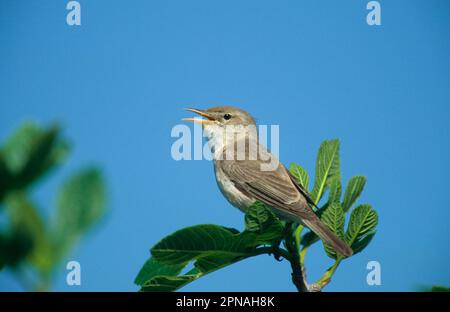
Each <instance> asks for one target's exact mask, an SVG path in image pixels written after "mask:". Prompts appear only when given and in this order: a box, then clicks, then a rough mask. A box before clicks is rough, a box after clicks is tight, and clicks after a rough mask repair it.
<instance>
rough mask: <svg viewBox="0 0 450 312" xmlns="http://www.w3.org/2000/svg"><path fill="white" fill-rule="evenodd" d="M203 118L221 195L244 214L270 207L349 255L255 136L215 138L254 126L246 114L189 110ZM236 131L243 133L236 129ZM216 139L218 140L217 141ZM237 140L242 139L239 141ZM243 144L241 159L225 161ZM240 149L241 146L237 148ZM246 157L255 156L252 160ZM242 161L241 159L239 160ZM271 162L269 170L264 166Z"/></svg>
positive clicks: (226, 109)
mask: <svg viewBox="0 0 450 312" xmlns="http://www.w3.org/2000/svg"><path fill="white" fill-rule="evenodd" d="M192 111H194V112H196V113H199V114H201V115H202V116H204V117H206V118H207V122H203V124H204V129H205V132H206V133H207V135H208V137H209V138H210V143H211V142H212V143H211V145H212V146H211V147H212V149H213V150H214V153H215V160H214V169H215V173H216V180H217V183H218V185H219V188H220V190H221V191H222V193H223V195H224V196H225V197H226V198H227V199H228V201H229V202H230V203H231V204H232V205H234V206H236V207H237V208H239V209H241V210H242V211H245V210H246V208H248V206H250V205H251V204H252V203H253V202H255V201H256V200H259V201H261V202H263V203H265V204H267V205H268V206H270V207H272V209H273V211H274V213H275V214H277V215H278V216H279V217H280V218H282V219H284V220H287V221H291V222H296V223H301V224H304V225H305V226H307V227H308V228H310V229H311V230H312V231H313V232H314V233H316V234H317V235H318V236H319V237H320V238H321V239H322V240H323V241H324V242H325V243H327V244H329V245H331V246H332V247H333V248H334V249H335V250H336V251H337V252H338V253H339V254H341V255H344V256H347V257H348V256H351V255H352V253H353V252H352V250H351V248H350V247H349V246H348V245H347V244H346V243H345V242H343V241H342V240H341V239H340V238H338V237H337V236H336V235H335V234H334V233H333V232H332V231H331V230H330V229H329V228H328V227H327V226H326V225H325V224H324V223H323V222H322V221H321V220H320V219H319V218H318V217H317V215H316V214H315V213H314V211H313V210H312V209H311V207H310V205H309V204H308V198H307V196H308V195H307V192H305V191H304V190H303V189H302V187H301V186H300V185H299V184H297V182H296V181H295V179H294V178H293V177H292V175H290V174H289V172H288V171H287V170H286V168H285V167H284V166H283V165H282V164H281V163H279V161H278V159H276V158H275V157H274V156H273V155H272V154H271V153H270V152H269V151H267V149H266V148H265V147H263V146H261V145H260V144H259V142H258V137H257V135H253V134H252V133H250V132H249V133H244V134H245V135H244V136H241V138H240V139H239V138H238V139H235V140H234V141H228V139H229V138H225V139H223V138H222V137H220V136H219V135H218V132H219V130H220V129H222V130H223V128H225V127H226V126H237V125H245V126H248V125H255V122H254V119H253V118H252V117H251V116H250V114H248V113H247V112H245V111H243V110H241V109H239V108H236V107H230V106H221V107H214V108H210V109H208V110H205V111H200V110H192ZM239 131H245V130H241V129H239ZM218 137H220V138H219V139H218ZM240 140H245V142H241V141H240ZM240 143H244V144H243V145H245V147H246V148H245V157H244V158H242V157H241V158H239V157H234V158H232V159H229V158H227V155H226V154H227V152H229V151H230V150H229V149H233V151H234V153H233V154H232V155H235V156H236V155H238V152H237V147H238V146H239V144H240ZM241 146H242V145H241ZM249 155H257V157H256V158H252V157H250V156H249ZM239 159H242V160H239ZM270 163H272V164H273V168H272V169H271V170H265V169H262V168H264V165H265V166H266V167H267V165H268V164H270Z"/></svg>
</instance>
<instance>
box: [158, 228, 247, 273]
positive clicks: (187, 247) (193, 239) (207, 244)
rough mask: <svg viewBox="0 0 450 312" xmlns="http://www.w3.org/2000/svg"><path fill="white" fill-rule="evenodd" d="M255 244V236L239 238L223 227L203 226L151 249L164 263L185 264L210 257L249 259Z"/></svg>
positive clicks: (176, 234)
mask: <svg viewBox="0 0 450 312" xmlns="http://www.w3.org/2000/svg"><path fill="white" fill-rule="evenodd" d="M252 244H254V235H242V234H235V233H233V232H231V231H230V230H228V229H227V228H224V227H221V226H217V225H212V224H203V225H196V226H191V227H187V228H184V229H181V230H178V231H176V232H175V233H173V234H171V235H169V236H166V237H165V238H163V239H162V240H161V241H160V242H159V243H157V244H156V245H155V246H154V247H153V248H152V249H151V253H152V256H153V257H154V258H155V259H156V260H157V261H159V262H161V263H166V264H182V263H187V262H189V261H191V260H194V259H199V258H201V257H206V256H221V257H224V258H226V259H234V258H239V257H246V256H248V255H249V248H250V246H252Z"/></svg>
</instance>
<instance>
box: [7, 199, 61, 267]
mask: <svg viewBox="0 0 450 312" xmlns="http://www.w3.org/2000/svg"><path fill="white" fill-rule="evenodd" d="M6 205H7V208H8V209H7V212H8V214H9V216H10V222H11V223H10V225H11V227H13V228H16V229H19V228H20V229H21V233H22V234H21V235H22V238H23V239H26V240H28V241H29V242H30V243H31V244H32V248H31V249H30V253H29V254H28V255H27V259H28V260H29V261H30V262H31V263H32V264H33V265H34V266H35V267H36V268H37V269H38V270H40V271H41V272H49V271H50V269H51V267H52V265H53V260H54V257H53V256H54V255H53V245H52V241H51V239H50V237H49V235H48V233H47V231H46V228H45V223H44V220H43V219H42V217H41V216H40V214H39V211H38V209H37V208H36V207H35V205H34V204H33V203H32V202H31V201H30V200H29V199H28V198H27V196H26V194H25V193H24V192H20V191H16V192H13V193H11V194H10V195H8V196H7V198H6ZM25 235H28V238H25Z"/></svg>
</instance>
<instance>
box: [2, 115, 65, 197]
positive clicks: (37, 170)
mask: <svg viewBox="0 0 450 312" xmlns="http://www.w3.org/2000/svg"><path fill="white" fill-rule="evenodd" d="M59 132H60V130H59V127H58V126H56V125H55V126H52V127H50V128H49V129H46V130H44V129H41V128H40V127H39V126H37V125H36V124H34V123H25V124H24V125H23V126H22V127H20V128H19V129H18V130H17V131H16V132H15V133H14V134H13V135H12V136H11V137H10V138H9V139H8V141H7V142H6V144H5V146H4V147H3V149H2V151H1V157H0V158H1V159H2V161H3V162H4V164H5V166H6V168H7V170H8V174H9V175H10V176H11V177H10V179H9V183H8V184H7V185H2V188H1V189H0V199H1V198H2V197H3V196H4V195H5V193H6V191H8V190H12V189H21V188H25V187H27V186H28V185H30V184H31V183H33V182H34V181H35V180H37V179H38V178H40V177H41V176H43V175H44V174H45V173H46V172H48V170H49V169H51V168H53V167H54V166H55V165H57V164H59V163H60V162H61V161H62V160H63V159H64V158H65V157H66V156H67V154H68V145H67V143H66V142H63V141H61V140H60V139H59ZM0 171H5V170H4V169H3V170H0ZM4 173H5V172H3V174H2V175H4ZM1 184H4V183H1Z"/></svg>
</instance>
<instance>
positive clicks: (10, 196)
mask: <svg viewBox="0 0 450 312" xmlns="http://www.w3.org/2000/svg"><path fill="white" fill-rule="evenodd" d="M68 154H69V144H68V143H67V141H66V140H64V139H63V138H61V131H60V128H59V127H58V126H57V125H54V126H51V127H49V128H42V127H39V126H38V125H36V124H35V123H31V122H28V123H25V124H24V125H22V126H21V127H20V128H19V129H18V130H17V131H16V132H15V133H13V135H11V137H10V138H8V140H7V141H6V142H5V144H4V145H3V146H1V147H0V210H1V211H0V212H1V213H3V214H4V215H5V217H6V218H5V219H6V220H7V222H6V224H5V225H2V227H1V228H0V270H1V269H2V268H8V269H10V270H11V272H12V273H13V274H14V276H15V277H16V278H17V280H18V281H19V282H20V283H22V285H23V286H24V288H25V289H26V290H40V291H42V290H48V289H49V287H50V283H51V279H52V276H53V274H54V272H55V270H56V268H57V267H58V265H60V264H61V262H62V261H63V260H64V258H65V257H66V256H67V254H68V253H69V252H70V251H71V250H72V248H73V247H74V246H75V244H76V243H77V242H78V240H79V239H80V238H81V237H82V236H83V235H85V234H86V233H87V231H88V230H90V229H91V228H92V226H93V225H94V224H95V223H97V221H98V220H99V219H100V218H101V217H102V216H103V214H104V212H105V185H104V182H103V178H102V175H101V173H100V171H99V170H98V169H97V168H85V169H82V170H80V171H79V172H77V173H75V174H74V175H72V176H71V177H69V178H68V179H67V180H66V181H65V182H64V183H63V184H62V186H61V187H60V188H59V190H58V191H57V196H56V207H55V210H54V215H52V218H49V220H46V218H44V216H43V215H42V212H41V209H40V207H39V206H38V205H37V204H36V203H35V202H34V200H33V194H32V190H33V188H34V187H35V186H36V185H37V184H38V182H40V181H42V179H43V178H44V177H46V176H47V175H48V174H50V172H52V171H53V170H54V169H56V168H57V167H59V166H60V165H62V164H63V162H64V161H65V159H66V158H67V156H68Z"/></svg>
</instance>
